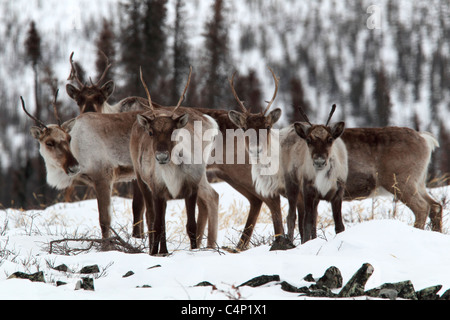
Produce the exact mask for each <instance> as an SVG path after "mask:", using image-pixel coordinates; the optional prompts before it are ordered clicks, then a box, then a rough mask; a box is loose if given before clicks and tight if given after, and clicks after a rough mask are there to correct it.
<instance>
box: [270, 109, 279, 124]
mask: <svg viewBox="0 0 450 320" xmlns="http://www.w3.org/2000/svg"><path fill="white" fill-rule="evenodd" d="M268 118H269V121H270V123H271V124H272V125H274V124H275V123H276V122H277V121H278V120H280V118H281V109H279V108H277V109H275V110H273V111H271V112H270V113H269V115H268Z"/></svg>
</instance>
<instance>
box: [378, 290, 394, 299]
mask: <svg viewBox="0 0 450 320" xmlns="http://www.w3.org/2000/svg"><path fill="white" fill-rule="evenodd" d="M397 295H398V292H397V290H394V289H382V290H380V293H379V296H380V298H384V299H389V300H396V299H397Z"/></svg>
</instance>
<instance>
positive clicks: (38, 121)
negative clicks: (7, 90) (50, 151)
mask: <svg viewBox="0 0 450 320" xmlns="http://www.w3.org/2000/svg"><path fill="white" fill-rule="evenodd" d="M20 100H21V101H22V109H23V111H25V113H26V114H27V116H29V117H30V118H31V119H33V120H34V121H35V122H36V123H37V124H38V125H39V126H41V127H44V128H45V129H48V128H47V126H46V125H45V123H43V122H42V121H41V120H39V119H38V118H36V117H35V116H33V115H32V114H30V113H29V112H28V111H27V109H26V108H25V101H24V100H23V97H22V96H20Z"/></svg>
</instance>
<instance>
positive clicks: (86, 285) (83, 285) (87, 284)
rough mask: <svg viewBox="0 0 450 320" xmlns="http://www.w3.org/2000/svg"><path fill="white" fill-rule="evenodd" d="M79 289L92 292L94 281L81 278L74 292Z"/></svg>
mask: <svg viewBox="0 0 450 320" xmlns="http://www.w3.org/2000/svg"><path fill="white" fill-rule="evenodd" d="M80 289H83V290H89V291H94V279H92V278H88V277H85V278H81V280H79V281H78V282H77V283H76V285H75V290H80Z"/></svg>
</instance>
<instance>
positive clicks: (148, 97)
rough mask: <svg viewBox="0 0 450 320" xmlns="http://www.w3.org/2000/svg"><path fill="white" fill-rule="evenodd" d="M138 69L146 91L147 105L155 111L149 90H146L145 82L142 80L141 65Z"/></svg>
mask: <svg viewBox="0 0 450 320" xmlns="http://www.w3.org/2000/svg"><path fill="white" fill-rule="evenodd" d="M139 70H140V75H141V82H142V85H143V86H144V89H145V92H146V93H147V99H148V107H149V109H150V111H152V112H153V113H155V108H153V103H152V97H150V92H149V91H148V87H147V84H146V83H145V81H144V76H143V75H142V67H141V68H140V69H139Z"/></svg>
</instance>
